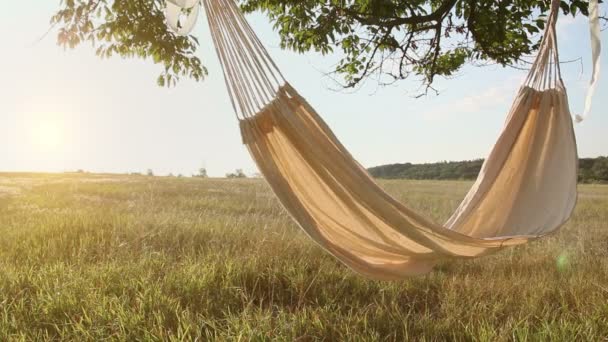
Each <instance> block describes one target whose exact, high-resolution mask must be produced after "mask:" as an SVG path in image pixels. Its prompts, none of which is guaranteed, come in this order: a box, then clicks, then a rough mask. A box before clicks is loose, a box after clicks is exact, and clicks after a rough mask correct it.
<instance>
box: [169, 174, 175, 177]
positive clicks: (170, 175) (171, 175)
mask: <svg viewBox="0 0 608 342" xmlns="http://www.w3.org/2000/svg"><path fill="white" fill-rule="evenodd" d="M167 177H175V175H173V173H169V174H168V175H167Z"/></svg>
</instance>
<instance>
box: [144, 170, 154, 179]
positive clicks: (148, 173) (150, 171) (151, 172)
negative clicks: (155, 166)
mask: <svg viewBox="0 0 608 342" xmlns="http://www.w3.org/2000/svg"><path fill="white" fill-rule="evenodd" d="M146 176H148V177H154V171H152V169H148V171H146Z"/></svg>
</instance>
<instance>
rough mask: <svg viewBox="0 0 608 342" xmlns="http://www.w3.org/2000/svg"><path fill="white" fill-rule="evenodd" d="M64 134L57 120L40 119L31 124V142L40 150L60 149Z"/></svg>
mask: <svg viewBox="0 0 608 342" xmlns="http://www.w3.org/2000/svg"><path fill="white" fill-rule="evenodd" d="M64 136H65V131H64V129H63V126H62V124H61V122H60V121H59V120H56V119H55V120H53V119H41V120H37V121H36V122H35V123H34V125H33V130H32V140H33V141H32V142H33V143H34V144H35V145H36V146H37V147H38V148H40V149H42V150H45V151H53V150H58V149H60V148H61V147H62V146H63V144H64V142H65V139H64Z"/></svg>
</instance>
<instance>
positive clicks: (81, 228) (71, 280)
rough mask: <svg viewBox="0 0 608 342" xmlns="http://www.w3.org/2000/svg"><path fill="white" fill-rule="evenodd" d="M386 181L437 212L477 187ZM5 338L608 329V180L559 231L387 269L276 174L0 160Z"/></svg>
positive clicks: (0, 296) (354, 336)
mask: <svg viewBox="0 0 608 342" xmlns="http://www.w3.org/2000/svg"><path fill="white" fill-rule="evenodd" d="M381 184H382V186H383V187H385V188H386V189H387V190H388V191H389V192H390V193H391V194H393V195H394V196H395V197H396V198H397V199H399V200H401V201H403V202H404V203H406V204H407V205H409V206H410V207H412V208H414V209H416V210H418V211H420V212H422V213H424V214H425V215H427V216H429V217H432V218H433V219H434V220H435V221H437V222H442V221H444V220H445V219H447V217H449V215H450V213H451V212H452V211H453V210H454V208H455V207H456V206H457V205H458V203H459V201H460V200H461V199H462V198H463V196H464V194H465V193H466V191H467V190H468V187H469V186H470V185H471V183H470V182H456V181H452V182H448V181H444V182H442V181H397V180H394V181H382V182H381ZM0 340H1V341H19V340H23V341H30V340H62V341H63V340H68V341H69V340H72V341H100V340H118V341H135V340H150V341H191V340H198V341H207V340H231V341H232V340H243V341H249V340H256V341H260V340H285V341H294V340H295V341H316V340H326V341H341V340H350V341H362V340H374V341H404V340H421V341H444V340H457V341H458V340H467V341H468V340H480V341H507V340H517V341H526V340H528V341H537V340H551V341H557V340H564V341H575V340H577V341H603V340H606V341H608V186H606V185H581V186H580V196H579V204H578V207H577V209H576V212H575V215H574V216H573V218H572V219H571V221H570V222H569V223H568V224H567V225H566V226H565V227H564V228H563V229H562V230H561V231H560V232H559V233H557V234H555V235H552V236H550V237H547V238H545V239H543V240H540V241H536V242H533V243H531V244H529V245H525V246H520V247H516V248H512V249H508V250H505V251H503V252H501V253H499V254H496V255H494V256H490V257H486V258H482V259H476V260H457V261H446V262H443V263H441V264H440V265H439V266H438V267H437V268H436V270H435V271H434V272H433V273H431V274H429V275H426V276H422V277H416V278H411V279H407V280H404V281H398V282H380V281H372V280H368V279H365V278H363V277H361V276H359V275H357V274H355V273H353V272H352V271H350V270H349V269H347V268H346V267H345V266H343V265H342V264H341V263H339V262H338V261H336V260H335V259H333V258H332V257H331V256H329V255H328V254H327V253H325V252H324V251H323V250H322V249H321V248H320V247H318V246H317V245H316V244H315V243H314V242H312V241H311V240H310V239H308V237H306V235H305V234H304V233H303V232H301V231H300V229H299V228H298V227H297V226H296V225H295V224H294V222H292V220H291V219H290V218H289V216H288V215H287V213H286V212H285V211H284V210H283V208H282V207H281V205H280V203H279V202H278V201H277V200H276V199H275V197H274V196H273V195H272V193H271V191H270V190H269V188H268V187H267V185H266V184H265V183H264V181H263V180H259V179H243V180H239V179H234V180H226V179H195V178H169V177H146V176H118V175H89V174H53V175H41V174H40V175H39V174H0Z"/></svg>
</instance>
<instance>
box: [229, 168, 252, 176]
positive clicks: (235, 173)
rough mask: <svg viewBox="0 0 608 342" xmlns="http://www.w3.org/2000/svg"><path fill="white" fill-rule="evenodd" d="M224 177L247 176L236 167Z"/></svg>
mask: <svg viewBox="0 0 608 342" xmlns="http://www.w3.org/2000/svg"><path fill="white" fill-rule="evenodd" d="M226 178H247V175H246V174H245V172H243V170H242V169H236V171H234V173H227V174H226Z"/></svg>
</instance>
